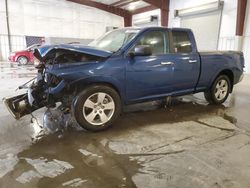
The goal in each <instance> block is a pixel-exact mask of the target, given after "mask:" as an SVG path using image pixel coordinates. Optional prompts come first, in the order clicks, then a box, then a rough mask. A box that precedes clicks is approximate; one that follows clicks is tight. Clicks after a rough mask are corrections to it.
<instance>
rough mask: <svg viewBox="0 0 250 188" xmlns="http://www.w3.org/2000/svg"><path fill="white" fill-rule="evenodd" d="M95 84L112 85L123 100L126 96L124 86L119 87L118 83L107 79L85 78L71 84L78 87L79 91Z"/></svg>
mask: <svg viewBox="0 0 250 188" xmlns="http://www.w3.org/2000/svg"><path fill="white" fill-rule="evenodd" d="M93 85H102V86H107V87H110V88H112V89H114V90H115V91H116V92H117V93H118V95H119V96H120V98H121V101H124V100H125V96H124V95H123V91H122V88H121V87H119V86H118V84H117V83H115V82H111V81H105V80H88V79H86V80H85V79H84V80H79V81H78V82H75V83H74V84H72V85H71V86H72V87H74V88H76V89H77V91H78V92H80V91H82V90H83V89H85V88H87V87H91V86H93Z"/></svg>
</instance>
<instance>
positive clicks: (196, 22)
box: [181, 10, 221, 51]
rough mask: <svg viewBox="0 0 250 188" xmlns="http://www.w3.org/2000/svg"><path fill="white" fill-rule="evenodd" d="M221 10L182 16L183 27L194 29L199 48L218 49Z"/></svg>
mask: <svg viewBox="0 0 250 188" xmlns="http://www.w3.org/2000/svg"><path fill="white" fill-rule="evenodd" d="M220 17H221V11H220V10H218V11H214V12H209V13H202V14H197V15H192V16H185V17H182V18H181V27H184V28H190V29H192V30H193V32H194V35H195V38H196V42H197V46H198V50H199V51H205V50H206V51H207V50H216V49H217V42H218V36H219V31H220Z"/></svg>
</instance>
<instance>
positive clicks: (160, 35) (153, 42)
mask: <svg viewBox="0 0 250 188" xmlns="http://www.w3.org/2000/svg"><path fill="white" fill-rule="evenodd" d="M167 36H168V35H167V32H164V31H149V32H147V33H145V34H144V35H143V36H142V37H141V38H140V40H139V41H138V42H137V43H136V45H135V46H138V45H149V46H150V47H151V49H152V55H160V54H166V53H169V44H168V39H167Z"/></svg>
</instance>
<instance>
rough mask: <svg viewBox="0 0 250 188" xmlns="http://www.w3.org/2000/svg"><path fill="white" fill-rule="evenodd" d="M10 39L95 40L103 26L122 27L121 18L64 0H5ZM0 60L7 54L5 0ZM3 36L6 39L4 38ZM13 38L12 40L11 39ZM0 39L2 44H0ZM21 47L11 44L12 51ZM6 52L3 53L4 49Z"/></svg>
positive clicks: (0, 4) (0, 14) (0, 13)
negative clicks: (34, 37)
mask: <svg viewBox="0 0 250 188" xmlns="http://www.w3.org/2000/svg"><path fill="white" fill-rule="evenodd" d="M8 2H9V3H8V5H9V23H10V33H11V36H12V38H14V39H16V38H24V36H42V37H46V38H51V37H55V38H62V39H63V38H71V39H88V40H89V39H95V38H98V37H99V36H100V35H102V34H104V33H105V32H106V27H108V26H111V27H123V18H122V17H120V16H116V15H114V14H110V13H108V12H105V11H102V10H99V9H96V8H92V7H88V6H83V5H79V4H76V3H72V2H69V1H66V0H8ZM0 38H1V40H0V59H5V60H6V57H7V56H8V54H9V52H8V43H6V42H7V26H6V12H5V0H0ZM5 39H6V40H5ZM14 39H13V41H16V40H14ZM1 41H2V43H1ZM24 47H25V43H23V45H20V44H18V45H17V44H15V43H14V44H12V48H13V50H20V49H23V48H24ZM6 51H7V52H6Z"/></svg>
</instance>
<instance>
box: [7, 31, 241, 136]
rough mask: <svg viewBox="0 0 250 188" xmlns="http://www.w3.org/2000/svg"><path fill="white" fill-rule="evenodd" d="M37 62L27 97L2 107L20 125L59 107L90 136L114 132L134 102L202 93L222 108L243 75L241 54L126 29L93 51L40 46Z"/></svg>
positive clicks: (187, 36) (178, 34) (183, 35)
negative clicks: (34, 113)
mask: <svg viewBox="0 0 250 188" xmlns="http://www.w3.org/2000/svg"><path fill="white" fill-rule="evenodd" d="M204 37H205V36H204ZM34 56H35V57H36V58H37V59H38V60H39V61H40V64H39V65H38V66H37V69H38V76H37V78H36V79H35V80H34V81H32V83H30V84H29V85H28V84H26V85H23V86H21V87H20V88H27V89H28V91H27V92H26V93H24V94H23V95H19V96H15V97H12V98H9V99H5V100H4V102H5V104H6V106H7V107H8V109H9V111H10V112H11V114H12V115H13V116H14V117H15V118H17V119H19V118H21V117H22V116H24V115H26V114H29V113H31V112H32V111H34V110H36V109H38V108H41V107H44V106H47V107H55V104H56V103H57V102H60V103H61V109H63V110H64V111H67V112H69V113H70V112H71V113H72V114H73V117H74V118H75V119H76V121H77V122H78V124H79V125H81V126H82V127H83V128H85V129H87V130H90V131H100V130H103V129H106V128H108V127H109V126H111V125H112V124H113V122H114V121H115V120H116V119H117V117H118V116H119V114H120V113H121V111H122V106H123V105H127V104H131V103H137V102H142V101H146V100H155V99H160V98H163V97H166V96H181V95H186V94H191V93H197V92H204V93H205V98H206V100H207V101H208V102H209V103H211V104H221V103H223V102H224V101H225V100H226V99H227V98H228V95H229V94H230V93H231V92H232V91H233V86H234V84H237V83H238V82H240V81H241V79H242V76H243V68H244V58H243V54H242V52H235V51H225V52H222V51H215V52H198V51H197V46H196V42H195V38H194V35H193V33H192V31H191V30H190V29H184V28H164V27H147V28H133V27H132V28H123V29H118V30H114V31H111V32H109V33H107V34H105V35H104V36H103V37H101V38H99V39H97V40H95V41H94V42H92V43H90V44H89V45H88V46H82V45H50V46H42V47H40V48H38V49H36V50H35V52H34ZM65 109H68V110H65Z"/></svg>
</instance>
